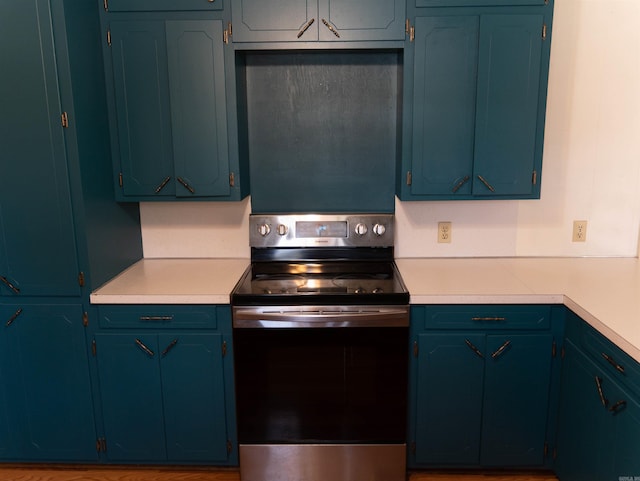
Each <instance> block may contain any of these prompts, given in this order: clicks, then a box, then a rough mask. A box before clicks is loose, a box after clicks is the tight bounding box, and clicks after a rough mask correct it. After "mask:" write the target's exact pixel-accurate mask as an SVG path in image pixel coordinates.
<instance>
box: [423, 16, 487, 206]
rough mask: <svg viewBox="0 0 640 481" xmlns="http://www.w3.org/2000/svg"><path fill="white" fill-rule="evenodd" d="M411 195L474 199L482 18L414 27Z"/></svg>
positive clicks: (431, 20) (441, 19) (435, 20)
mask: <svg viewBox="0 0 640 481" xmlns="http://www.w3.org/2000/svg"><path fill="white" fill-rule="evenodd" d="M415 23H416V25H415V28H416V38H415V60H414V89H413V161H412V183H411V192H412V194H417V195H424V194H426V195H430V194H438V195H463V194H466V195H468V194H470V193H471V185H472V182H470V179H471V175H472V173H473V151H474V128H475V105H476V78H477V57H478V31H479V18H478V17H477V16H438V17H436V16H434V17H418V18H416V21H415Z"/></svg>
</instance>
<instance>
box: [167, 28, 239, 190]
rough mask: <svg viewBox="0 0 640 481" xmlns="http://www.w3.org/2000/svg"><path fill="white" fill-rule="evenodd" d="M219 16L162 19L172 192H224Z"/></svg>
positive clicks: (226, 172) (223, 93) (225, 160)
mask: <svg viewBox="0 0 640 481" xmlns="http://www.w3.org/2000/svg"><path fill="white" fill-rule="evenodd" d="M222 30H223V28H222V21H221V20H200V21H196V20H193V21H168V22H167V23H166V34H167V54H168V67H169V85H170V94H171V125H172V132H173V147H174V150H173V154H174V163H175V166H174V171H175V176H176V180H177V185H176V187H175V189H176V194H177V195H178V196H186V197H192V196H203V195H204V196H228V195H229V194H230V185H229V145H228V140H227V107H226V89H225V71H224V52H223V48H222V46H223V44H222Z"/></svg>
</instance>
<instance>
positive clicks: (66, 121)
mask: <svg viewBox="0 0 640 481" xmlns="http://www.w3.org/2000/svg"><path fill="white" fill-rule="evenodd" d="M60 120H61V122H62V126H63V127H64V128H65V129H67V128H69V115H68V114H67V113H66V112H62V115H60Z"/></svg>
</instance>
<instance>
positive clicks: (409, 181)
mask: <svg viewBox="0 0 640 481" xmlns="http://www.w3.org/2000/svg"><path fill="white" fill-rule="evenodd" d="M407 185H411V171H409V172H407Z"/></svg>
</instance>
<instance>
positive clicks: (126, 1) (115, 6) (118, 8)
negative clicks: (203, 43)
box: [102, 0, 228, 12]
mask: <svg viewBox="0 0 640 481" xmlns="http://www.w3.org/2000/svg"><path fill="white" fill-rule="evenodd" d="M102 1H103V2H104V8H105V10H107V11H110V12H141V11H146V12H152V11H160V10H163V11H170V10H182V11H185V10H222V8H223V6H224V1H225V0H102ZM227 1H228V0H227Z"/></svg>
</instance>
